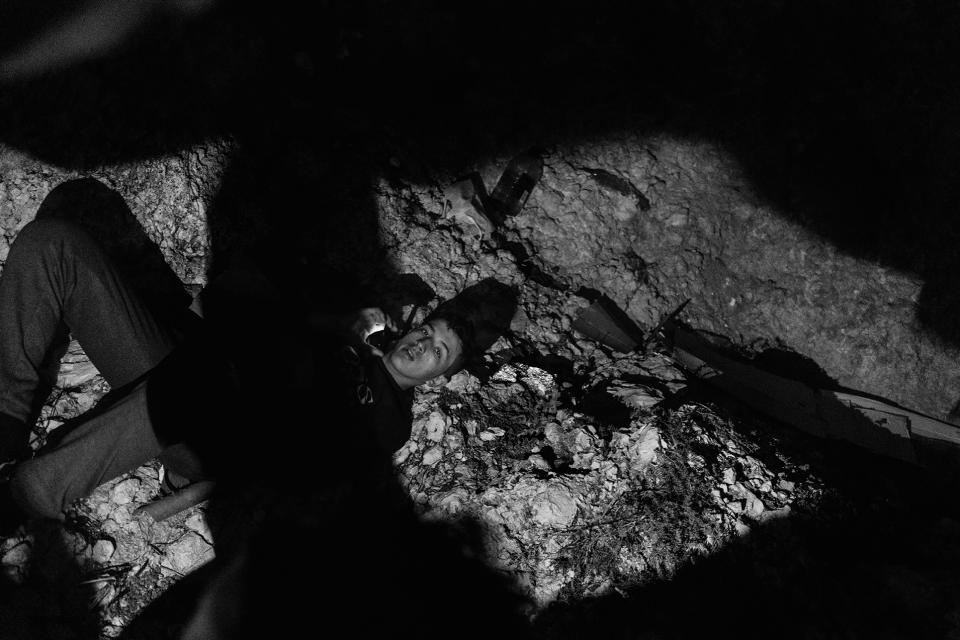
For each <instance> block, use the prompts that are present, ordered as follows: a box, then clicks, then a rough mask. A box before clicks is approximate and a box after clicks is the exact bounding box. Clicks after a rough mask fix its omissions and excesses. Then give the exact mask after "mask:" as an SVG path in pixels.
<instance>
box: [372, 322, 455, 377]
mask: <svg viewBox="0 0 960 640" xmlns="http://www.w3.org/2000/svg"><path fill="white" fill-rule="evenodd" d="M461 353H463V345H462V344H461V342H460V338H459V337H458V336H457V334H456V333H454V332H453V330H452V329H450V327H449V326H448V325H447V321H446V320H440V319H437V320H431V321H430V322H427V323H425V324H423V325H421V326H419V327H417V328H416V329H414V330H413V331H411V332H410V333H408V334H407V335H405V336H403V337H402V338H400V339H399V340H397V342H396V343H395V344H394V345H393V347H392V348H391V349H390V351H388V352H387V353H386V354H385V355H384V356H383V362H384V364H385V365H386V367H387V370H388V371H389V372H390V373H391V374H392V375H393V378H394V380H396V381H397V383H398V384H399V385H400V386H401V387H403V388H405V389H409V388H411V387H415V386H417V385H418V384H422V383H424V382H427V381H428V380H433V379H434V378H436V377H437V376H439V375H440V374H442V373H443V372H444V371H446V370H447V369H449V368H450V366H451V365H452V364H453V363H454V362H455V361H456V359H457V358H459V357H460V354H461Z"/></svg>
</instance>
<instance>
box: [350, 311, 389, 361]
mask: <svg viewBox="0 0 960 640" xmlns="http://www.w3.org/2000/svg"><path fill="white" fill-rule="evenodd" d="M345 324H346V326H347V329H348V330H349V332H350V333H351V334H353V335H355V336H356V337H357V338H359V339H360V341H361V342H363V343H364V344H366V345H367V346H368V347H370V350H371V351H372V352H373V353H374V354H375V355H378V356H382V355H383V352H382V351H380V350H379V349H377V348H376V347H374V346H373V345H371V344H370V343H368V342H367V338H369V337H370V336H371V335H372V334H374V333H376V332H378V331H383V330H384V329H389V330H390V331H393V332H394V333H398V328H397V323H396V322H394V321H393V318H391V317H390V316H388V315H387V314H386V313H384V311H383V309H381V308H380V307H367V308H366V309H360V310H358V311H355V312H354V313H352V314H350V315H348V316H347V317H346V323H345Z"/></svg>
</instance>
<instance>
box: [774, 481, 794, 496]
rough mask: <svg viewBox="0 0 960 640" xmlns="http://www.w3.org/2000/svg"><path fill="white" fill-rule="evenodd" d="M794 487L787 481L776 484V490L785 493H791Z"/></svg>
mask: <svg viewBox="0 0 960 640" xmlns="http://www.w3.org/2000/svg"><path fill="white" fill-rule="evenodd" d="M794 487H796V484H795V483H793V482H791V481H789V480H781V481H780V482H778V483H777V488H778V489H780V490H781V491H786V492H787V493H790V492H792V491H793V489H794Z"/></svg>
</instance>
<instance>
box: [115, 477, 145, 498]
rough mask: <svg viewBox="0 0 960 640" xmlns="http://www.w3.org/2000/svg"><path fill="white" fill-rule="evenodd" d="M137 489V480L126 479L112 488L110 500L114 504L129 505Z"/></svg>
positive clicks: (138, 483) (135, 495)
mask: <svg viewBox="0 0 960 640" xmlns="http://www.w3.org/2000/svg"><path fill="white" fill-rule="evenodd" d="M139 489H140V481H139V480H138V479H137V478H127V479H126V480H123V481H121V482H118V483H117V485H116V486H115V487H114V488H113V490H112V491H111V492H110V500H111V501H112V502H114V503H116V504H130V503H131V502H133V501H134V500H135V499H136V497H137V491H138V490H139Z"/></svg>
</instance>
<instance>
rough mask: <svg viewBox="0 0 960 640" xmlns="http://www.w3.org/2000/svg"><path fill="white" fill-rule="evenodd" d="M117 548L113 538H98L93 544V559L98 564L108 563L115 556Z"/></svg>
mask: <svg viewBox="0 0 960 640" xmlns="http://www.w3.org/2000/svg"><path fill="white" fill-rule="evenodd" d="M116 550H117V547H116V545H115V544H113V541H112V540H102V539H101V540H97V541H96V542H95V543H94V544H93V553H92V554H91V557H92V558H93V561H94V562H96V563H98V564H106V563H107V562H109V561H110V558H112V557H113V553H114V552H115V551H116Z"/></svg>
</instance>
